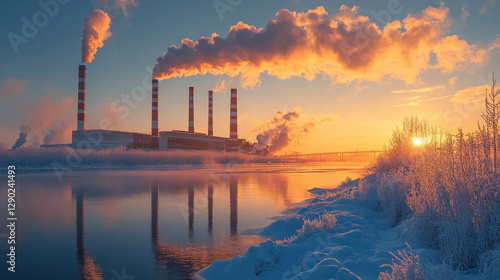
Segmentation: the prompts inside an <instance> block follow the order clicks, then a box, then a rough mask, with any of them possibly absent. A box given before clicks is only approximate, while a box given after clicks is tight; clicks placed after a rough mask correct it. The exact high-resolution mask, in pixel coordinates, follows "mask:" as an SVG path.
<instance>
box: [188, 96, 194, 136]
mask: <svg viewBox="0 0 500 280" xmlns="http://www.w3.org/2000/svg"><path fill="white" fill-rule="evenodd" d="M188 132H190V133H194V87H189V129H188Z"/></svg>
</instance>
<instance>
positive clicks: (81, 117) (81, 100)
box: [76, 65, 87, 130]
mask: <svg viewBox="0 0 500 280" xmlns="http://www.w3.org/2000/svg"><path fill="white" fill-rule="evenodd" d="M86 70H87V67H86V66H85V65H80V66H78V113H77V126H76V129H77V130H84V129H85V72H86Z"/></svg>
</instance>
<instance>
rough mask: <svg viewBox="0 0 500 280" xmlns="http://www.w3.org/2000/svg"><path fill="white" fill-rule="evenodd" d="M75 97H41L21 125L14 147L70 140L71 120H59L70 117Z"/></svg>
mask: <svg viewBox="0 0 500 280" xmlns="http://www.w3.org/2000/svg"><path fill="white" fill-rule="evenodd" d="M74 111H75V99H74V98H71V97H65V98H61V99H58V100H54V98H50V99H49V98H48V97H45V98H43V99H42V100H41V101H40V102H38V104H37V105H35V106H34V107H33V108H31V110H30V116H29V120H27V121H26V122H25V124H24V125H23V126H21V128H20V130H21V133H20V134H19V138H18V139H17V140H16V142H15V144H14V146H12V149H14V148H16V149H17V148H20V147H22V146H33V147H38V146H40V144H42V143H43V144H62V143H70V142H71V131H72V130H73V129H74V126H73V122H68V121H59V120H68V119H72V118H71V117H70V116H72V115H73V112H74Z"/></svg>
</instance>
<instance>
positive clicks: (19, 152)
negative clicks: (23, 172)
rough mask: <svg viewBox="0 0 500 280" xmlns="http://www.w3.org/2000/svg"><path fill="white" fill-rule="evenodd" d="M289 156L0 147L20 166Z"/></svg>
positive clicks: (0, 157)
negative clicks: (5, 148) (14, 148)
mask: <svg viewBox="0 0 500 280" xmlns="http://www.w3.org/2000/svg"><path fill="white" fill-rule="evenodd" d="M286 160H287V159H286V158H274V157H263V156H253V155H246V154H240V153H224V152H216V151H146V150H127V149H125V148H123V147H122V148H115V149H106V150H75V149H73V148H69V147H56V148H42V149H40V148H20V149H16V150H0V164H1V166H7V165H10V164H15V165H16V167H19V168H52V167H53V165H54V164H56V165H58V166H64V167H68V168H78V167H92V166H94V167H96V166H97V167H101V166H113V167H123V166H154V165H188V164H189V165H199V164H234V163H236V164H237V163H267V162H279V161H286Z"/></svg>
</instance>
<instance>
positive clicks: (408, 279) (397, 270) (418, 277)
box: [379, 248, 431, 280]
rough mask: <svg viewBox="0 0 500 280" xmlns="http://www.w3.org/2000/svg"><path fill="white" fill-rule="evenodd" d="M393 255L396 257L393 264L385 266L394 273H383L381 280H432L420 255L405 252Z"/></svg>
mask: <svg viewBox="0 0 500 280" xmlns="http://www.w3.org/2000/svg"><path fill="white" fill-rule="evenodd" d="M410 249H411V248H410ZM391 255H392V256H393V257H394V259H393V263H392V264H390V265H384V266H387V267H390V268H391V269H392V272H391V273H390V274H389V273H385V272H382V273H381V274H380V276H379V280H426V279H429V280H431V278H430V277H429V276H428V273H427V272H426V271H427V268H426V267H425V265H424V264H423V262H422V261H421V260H420V257H419V256H418V255H415V254H413V253H411V252H406V251H405V250H402V251H399V250H398V254H397V255H395V254H393V253H391Z"/></svg>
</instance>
